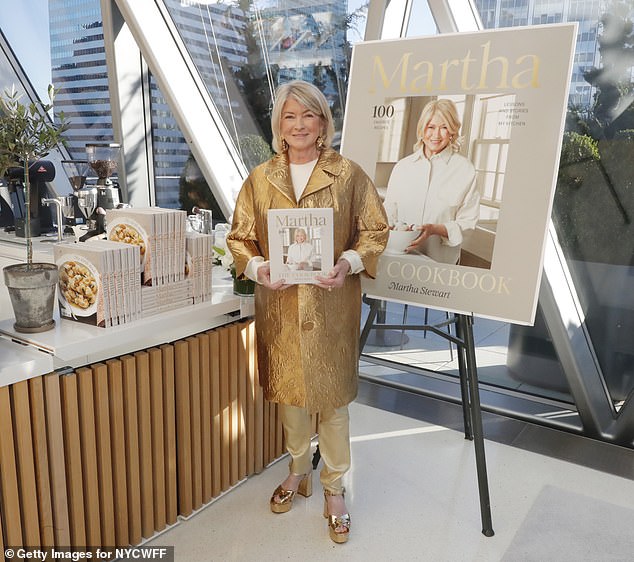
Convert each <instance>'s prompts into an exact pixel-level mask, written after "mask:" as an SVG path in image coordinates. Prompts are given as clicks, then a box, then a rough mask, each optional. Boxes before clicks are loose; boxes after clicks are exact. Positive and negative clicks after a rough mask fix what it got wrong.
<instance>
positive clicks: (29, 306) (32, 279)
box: [0, 85, 68, 332]
mask: <svg viewBox="0 0 634 562" xmlns="http://www.w3.org/2000/svg"><path fill="white" fill-rule="evenodd" d="M48 96H49V103H33V102H31V103H28V104H24V103H22V102H21V101H20V98H21V97H22V96H21V95H20V94H19V93H18V92H17V91H16V89H15V87H12V88H11V89H8V88H7V89H5V90H4V92H3V93H2V94H0V174H1V175H2V176H4V175H5V173H6V171H7V169H8V168H9V167H11V166H16V167H21V168H22V169H23V170H24V191H25V193H24V198H25V230H24V235H25V239H26V263H23V264H22V263H21V264H16V265H10V266H7V267H5V268H4V279H5V284H6V286H7V289H8V290H9V295H10V297H11V304H12V305H13V312H14V315H15V319H16V322H15V324H14V328H15V329H16V330H17V331H19V332H42V331H44V330H49V329H51V328H52V327H53V326H54V325H55V321H54V320H53V309H54V304H55V288H56V286H57V279H58V273H57V267H56V265H55V264H54V263H33V241H32V239H31V238H32V237H31V182H30V179H29V164H30V163H31V162H33V161H34V160H38V159H40V158H42V157H43V156H45V155H46V154H48V152H49V151H50V150H51V149H52V148H53V147H55V146H57V145H58V144H59V143H63V142H64V140H63V138H62V135H63V133H64V132H65V131H66V130H67V129H68V123H67V122H66V121H65V118H64V114H63V113H60V114H59V119H60V123H59V124H55V123H54V122H53V120H52V119H51V117H50V116H49V112H50V111H51V109H52V108H53V99H54V96H55V89H54V88H53V86H52V85H50V86H49V87H48Z"/></svg>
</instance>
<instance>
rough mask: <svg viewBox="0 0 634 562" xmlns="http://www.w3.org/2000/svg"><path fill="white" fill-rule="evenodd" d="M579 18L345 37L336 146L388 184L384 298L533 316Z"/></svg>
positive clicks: (376, 289)
mask: <svg viewBox="0 0 634 562" xmlns="http://www.w3.org/2000/svg"><path fill="white" fill-rule="evenodd" d="M575 39H576V24H559V25H545V26H532V27H525V28H514V29H506V30H495V31H482V32H476V33H460V34H450V35H439V36H433V37H420V38H413V39H399V40H391V41H370V42H364V43H359V44H357V45H355V46H354V51H353V56H352V66H351V73H350V85H349V89H348V100H347V109H346V117H345V122H344V127H343V137H342V147H341V151H342V153H343V154H344V155H345V156H346V157H348V158H350V159H352V160H354V161H355V162H357V163H358V164H360V165H361V166H362V167H363V168H364V170H365V171H366V173H367V174H368V175H369V176H370V177H371V178H373V180H374V182H375V184H376V186H377V188H378V189H379V192H380V193H381V195H382V196H383V197H384V205H385V208H386V211H387V215H388V221H389V225H390V238H389V242H388V246H387V248H386V251H385V253H384V254H383V255H382V256H381V258H380V261H379V268H378V274H377V277H376V279H369V278H364V281H363V291H364V292H365V293H366V294H368V295H369V296H373V297H376V298H379V299H383V300H392V301H397V302H403V303H410V304H415V305H420V306H425V307H431V308H438V309H441V310H447V311H451V312H457V313H461V314H475V315H478V316H483V317H487V318H494V319H499V320H504V321H509V322H514V323H518V324H532V323H533V322H534V317H535V310H536V306H537V297H538V289H539V283H540V280H541V272H542V262H543V253H544V247H545V240H546V233H547V229H548V221H549V217H550V212H551V207H552V201H553V195H554V188H555V183H556V174H557V168H558V163H559V152H560V146H561V139H562V135H563V127H564V118H565V112H566V106H567V96H568V84H569V81H570V72H571V68H572V56H573V53H574V44H575Z"/></svg>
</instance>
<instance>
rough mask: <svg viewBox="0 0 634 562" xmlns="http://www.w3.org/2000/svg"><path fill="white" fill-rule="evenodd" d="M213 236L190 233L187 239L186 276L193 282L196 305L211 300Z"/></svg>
mask: <svg viewBox="0 0 634 562" xmlns="http://www.w3.org/2000/svg"><path fill="white" fill-rule="evenodd" d="M213 241H214V239H213V236H212V235H211V234H199V233H198V232H188V233H187V235H186V239H185V247H186V255H187V257H186V262H185V275H186V277H187V278H188V279H190V280H191V282H192V291H193V298H194V304H197V303H199V302H205V301H209V300H211V288H212V284H211V268H212V267H213V243H214V242H213Z"/></svg>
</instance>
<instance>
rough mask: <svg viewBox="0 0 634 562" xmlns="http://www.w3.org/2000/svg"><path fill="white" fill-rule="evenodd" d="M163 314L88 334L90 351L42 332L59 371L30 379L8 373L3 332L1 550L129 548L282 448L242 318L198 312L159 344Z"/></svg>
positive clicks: (250, 329)
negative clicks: (205, 316)
mask: <svg viewBox="0 0 634 562" xmlns="http://www.w3.org/2000/svg"><path fill="white" fill-rule="evenodd" d="M233 300H234V302H233V305H232V306H233V308H234V309H236V308H237V307H238V306H239V299H236V298H234V299H233ZM201 311H204V307H192V310H191V311H189V312H190V313H191V315H192V316H194V315H200V314H201V313H202V312H201ZM170 319H171V320H170ZM201 321H202V320H201V319H200V318H197V319H196V318H192V322H191V324H192V325H193V326H194V328H196V327H197V326H198V324H199V322H201ZM175 323H177V322H175V321H174V316H171V317H170V316H168V315H166V317H165V318H163V319H160V318H159V317H156V318H154V319H151V320H150V319H147V321H146V320H141V321H139V322H138V323H131V324H130V325H129V326H121V327H118V328H111V329H107V330H101V333H100V332H97V338H98V339H101V340H102V341H101V343H102V344H103V345H102V346H100V345H99V342H98V341H97V340H95V339H94V338H88V337H87V338H86V339H85V340H84V341H76V342H68V341H66V342H62V341H61V340H62V339H63V336H62V335H60V334H59V333H57V334H54V333H51V334H49V335H48V336H47V337H48V338H49V340H48V344H46V342H45V343H44V344H42V343H41V342H40V346H39V347H40V348H45V347H46V345H51V346H53V345H55V342H57V347H56V348H54V349H53V351H52V353H53V355H52V357H53V359H54V362H63V363H65V364H67V365H70V367H68V368H66V369H65V370H57V371H54V372H50V373H46V374H37V375H33V371H32V370H31V371H29V373H26V374H25V373H13V374H11V373H9V371H10V368H9V367H8V366H7V364H10V363H11V360H10V358H9V357H8V356H7V355H6V353H5V352H4V350H5V349H6V346H7V345H13V346H16V348H20V346H19V345H18V344H17V343H13V342H8V340H6V338H5V340H4V341H3V342H2V343H3V345H4V346H5V347H3V348H2V352H3V355H2V356H1V357H0V363H3V364H4V366H3V367H2V369H0V371H1V374H2V376H3V378H4V382H3V384H2V386H0V486H1V491H0V510H1V515H2V537H0V538H1V539H2V544H3V545H5V546H9V545H10V546H12V547H18V546H21V545H28V546H29V547H37V546H43V547H52V546H56V547H67V546H78V547H85V546H88V547H90V546H93V547H97V546H115V545H116V546H124V545H135V544H139V543H141V542H143V540H145V539H148V538H149V537H152V536H153V535H154V534H156V533H157V532H159V531H161V530H163V529H165V528H166V527H167V526H169V525H172V524H174V523H176V522H177V521H178V519H179V516H188V515H190V514H192V512H194V511H195V510H197V509H199V508H200V507H202V506H203V505H204V504H207V503H209V502H211V501H212V500H213V498H215V497H217V496H218V495H219V494H221V493H222V492H224V491H226V490H227V489H229V488H231V487H232V486H234V485H235V484H237V483H238V482H239V481H241V480H243V479H244V478H246V477H247V476H249V475H251V474H254V473H257V472H259V471H261V470H262V469H263V468H264V467H265V466H266V465H267V464H268V463H270V462H271V461H273V460H274V459H275V458H277V457H279V456H281V455H282V453H283V450H284V449H283V443H282V438H281V430H280V426H279V422H278V420H277V408H276V406H275V405H273V404H270V403H268V402H266V401H265V400H264V399H263V396H262V393H261V389H260V386H259V384H258V383H257V372H256V363H255V343H254V337H255V331H254V323H253V321H252V320H251V319H249V318H242V319H239V320H237V321H234V320H233V319H232V318H231V317H228V316H226V314H219V316H217V317H211V318H209V319H208V320H207V323H208V324H210V325H211V326H212V328H211V329H206V330H199V331H197V332H196V333H186V335H184V336H183V337H180V338H178V339H174V340H172V339H171V337H172V335H173V333H174V332H175V330H176V328H175V327H174V324H175ZM58 324H60V322H59V321H58ZM67 324H69V322H68V321H61V326H57V327H56V330H55V331H58V330H59V329H60V328H61V327H63V328H66V327H68V326H67ZM71 324H73V323H71ZM135 324H136V326H135ZM7 325H9V326H10V322H9V323H7V322H2V323H0V329H1V330H3V332H4V333H5V336H6V335H7V331H9V332H10V329H9V330H8V329H7ZM71 328H77V327H75V326H71ZM135 328H136V330H139V337H138V338H133V337H132V336H133V333H134V332H135V331H136V330H135ZM77 329H79V328H77ZM191 329H192V328H191V327H190V328H189V330H190V331H191ZM93 330H98V329H97V328H94V329H93ZM55 331H53V332H55ZM120 331H123V332H124V333H123V334H121V333H119V332H120ZM186 332H187V330H186ZM126 338H127V339H128V342H127V345H126V343H125V340H126ZM153 338H154V339H155V340H156V342H157V343H156V344H155V345H148V346H145V343H144V342H147V341H149V340H152V339H153ZM41 339H42V338H41ZM43 339H46V337H44V338H43ZM139 342H141V344H142V345H143V347H142V348H139V347H138V346H139ZM71 344H74V345H75V347H76V351H75V353H74V357H71V355H72V354H71V353H70V351H69V350H70V349H71V347H70V346H71ZM122 347H127V348H128V349H127V350H126V351H125V352H123V353H120V354H118V355H116V356H115V355H112V351H113V350H117V349H121V348H122ZM55 349H57V350H58V351H59V352H60V353H59V354H57V353H55ZM38 353H42V352H38ZM49 353H51V352H49ZM95 357H97V360H95V361H89V362H87V363H82V362H81V361H82V358H84V359H85V358H95ZM18 370H19V369H18ZM20 374H22V377H23V380H19V379H20ZM3 551H4V549H0V552H1V553H2V554H0V559H1V560H4V555H3Z"/></svg>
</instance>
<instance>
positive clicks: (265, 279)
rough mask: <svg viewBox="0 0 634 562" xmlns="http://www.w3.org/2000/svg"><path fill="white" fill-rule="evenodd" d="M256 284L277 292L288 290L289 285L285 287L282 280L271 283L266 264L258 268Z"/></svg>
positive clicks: (268, 266) (269, 267) (268, 267)
mask: <svg viewBox="0 0 634 562" xmlns="http://www.w3.org/2000/svg"><path fill="white" fill-rule="evenodd" d="M257 275H258V283H259V284H260V285H262V286H264V287H266V288H267V289H271V290H273V291H277V290H279V289H282V290H283V289H288V288H289V287H290V285H286V284H285V282H284V279H279V280H278V281H276V282H275V283H271V266H270V265H269V264H268V263H265V264H264V265H261V266H260V267H258V274H257Z"/></svg>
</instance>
